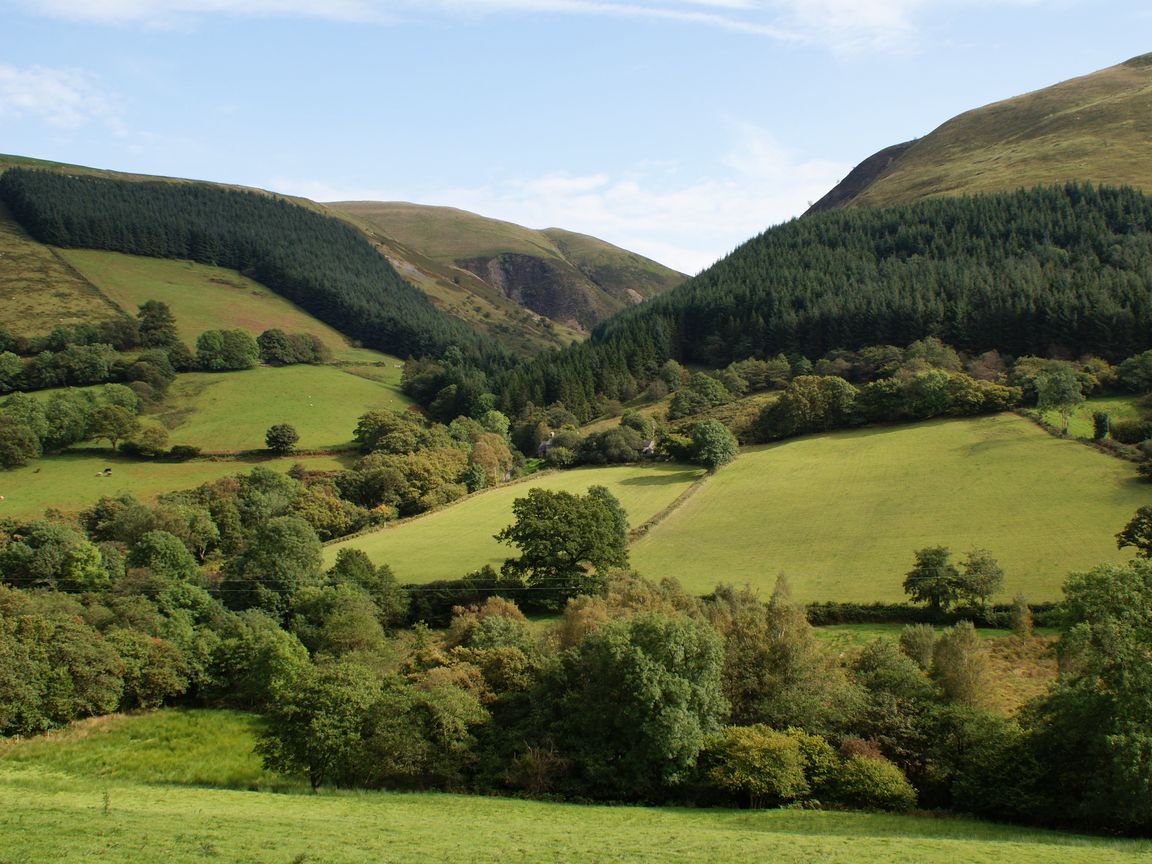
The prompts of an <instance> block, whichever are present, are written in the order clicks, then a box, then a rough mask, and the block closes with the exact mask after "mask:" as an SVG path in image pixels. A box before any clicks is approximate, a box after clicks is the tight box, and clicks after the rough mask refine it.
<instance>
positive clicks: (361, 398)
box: [148, 365, 410, 452]
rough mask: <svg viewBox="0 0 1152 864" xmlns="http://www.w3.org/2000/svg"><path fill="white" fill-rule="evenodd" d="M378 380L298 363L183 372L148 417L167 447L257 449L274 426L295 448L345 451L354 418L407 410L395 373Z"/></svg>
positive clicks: (227, 450)
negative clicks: (281, 426) (284, 429)
mask: <svg viewBox="0 0 1152 864" xmlns="http://www.w3.org/2000/svg"><path fill="white" fill-rule="evenodd" d="M372 368H373V369H377V368H378V367H372ZM391 372H394V373H395V376H393V375H390V374H388V373H391ZM380 377H382V378H383V379H384V380H383V381H381V380H373V379H370V378H367V377H364V375H362V374H349V373H347V372H344V371H343V370H342V369H341V368H339V367H337V366H302V365H301V366H285V367H282V368H272V367H267V366H263V367H260V368H257V369H246V370H244V371H242V372H190V373H187V374H184V375H180V376H178V377H177V379H176V381H175V382H173V384H172V386H171V387H170V388H169V390H168V395H167V396H166V397H165V399H164V402H163V403H162V404H161V405H160V406H158V407H157V408H156V409H154V410H150V411H149V412H148V416H150V417H151V418H152V419H154V420H157V421H159V422H160V423H162V424H163V425H164V426H165V427H166V428H167V429H168V431H169V435H170V437H171V441H172V443H174V444H191V445H194V446H196V447H201V448H203V449H204V450H205V451H209V452H235V451H237V450H255V449H260V448H263V447H264V446H265V445H264V434H265V432H267V431H268V427H269V426H272V425H274V424H276V423H291V424H292V425H293V426H294V427H296V431H297V432H298V433H299V435H300V443H299V445H298V446H299V448H300V449H302V450H316V449H323V448H330V447H341V446H348V445H350V444H351V442H352V434H353V432H354V430H355V429H356V421H357V419H358V418H359V417H360V416H361V415H362V414H364V413H366V412H367V411H370V410H372V409H374V408H385V409H390V410H396V411H398V410H401V409H403V408H404V407H405V406H407V405H408V404H409V401H410V400H409V399H408V398H407V397H406V396H405V395H404V394H403V393H401V392H400V387H399V382H398V380H396V379H397V378H398V377H399V370H391V369H389V370H386V371H385V373H384V374H383V375H381V376H380Z"/></svg>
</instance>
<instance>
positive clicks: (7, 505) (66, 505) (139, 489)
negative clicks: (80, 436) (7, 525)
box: [0, 450, 346, 860]
mask: <svg viewBox="0 0 1152 864" xmlns="http://www.w3.org/2000/svg"><path fill="white" fill-rule="evenodd" d="M296 462H303V463H304V464H305V465H306V466H307V467H308V469H309V470H312V471H331V470H337V469H340V468H343V467H346V466H345V464H344V463H343V462H342V461H341V460H340V459H338V458H337V457H334V456H321V457H305V456H286V457H283V458H278V459H243V460H221V461H208V460H196V461H193V462H139V461H134V460H130V459H125V458H122V457H118V456H112V457H110V456H109V454H108V453H107V451H104V452H101V451H98V450H78V451H74V452H72V453H67V454H65V455H63V456H52V457H49V458H46V459H39V460H37V461H35V462H32V463H31V464H29V465H27V466H25V467H23V468H14V469H11V470H8V471H5V472H4V473H3V474H0V495H3V496H4V500H3V501H0V517H9V518H13V519H33V518H36V517H39V516H41V515H43V513H44V511H45V510H46V509H48V508H49V507H52V508H55V509H57V510H63V511H65V512H74V511H77V510H83V509H84V508H85V507H89V506H91V505H92V504H94V503H95V502H96V500H97V499H99V498H100V496H102V495H113V496H114V495H119V494H120V493H122V492H129V493H131V494H132V495H135V496H136V497H137V498H139V499H140V500H141V501H152V500H154V499H155V498H156V496H157V495H160V494H162V493H164V492H172V491H175V490H177V489H193V488H195V487H196V486H199V485H200V484H201V483H207V482H208V481H210V480H216V479H218V478H220V477H227V476H230V475H232V474H243V473H245V472H247V471H250V470H252V468H253V467H254V466H256V465H261V466H264V467H266V468H272V469H275V470H277V471H282V472H286V471H287V470H288V469H289V468H291V467H292V465H293V464H295V463H296ZM104 468H111V469H112V474H111V475H110V476H107V477H104V476H100V475H99V472H100V471H102V470H103V469H104ZM0 860H3V859H0Z"/></svg>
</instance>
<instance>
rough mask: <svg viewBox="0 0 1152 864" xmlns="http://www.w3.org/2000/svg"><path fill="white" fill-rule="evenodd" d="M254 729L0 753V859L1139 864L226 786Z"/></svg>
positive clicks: (1071, 845)
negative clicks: (1118, 863)
mask: <svg viewBox="0 0 1152 864" xmlns="http://www.w3.org/2000/svg"><path fill="white" fill-rule="evenodd" d="M255 728H256V721H254V720H252V719H251V718H246V717H244V716H243V715H238V714H234V713H231V712H173V711H166V712H161V713H158V714H153V715H143V716H138V717H130V718H108V719H106V720H101V721H97V722H95V723H93V722H89V723H85V724H80V725H79V727H77V728H76V729H75V730H74V731H67V732H65V733H62V734H58V735H56V736H53V737H52V738H49V739H47V740H33V741H25V742H17V743H15V744H11V743H9V744H0V837H3V838H4V841H3V844H2V845H0V864H17V862H19V864H25V862H28V864H31V862H36V864H42V862H88V861H101V860H104V861H117V862H133V864H154V862H163V864H181V862H202V861H204V860H212V859H216V860H220V861H229V862H282V864H291V862H296V864H306V862H327V864H361V862H365V864H366V862H373V864H375V862H389V864H426V862H429V861H455V862H475V864H479V862H523V864H527V862H601V864H607V862H629V864H633V862H635V864H644V862H665V861H677V862H709V864H725V862H745V861H773V862H781V864H792V862H796V864H799V862H813V861H820V862H828V864H856V862H865V861H866V862H869V864H889V862H893V864H894V862H906V861H916V862H925V864H933V862H953V861H966V862H967V861H971V862H988V864H992V862H996V864H1015V862H1021V864H1023V862H1028V864H1045V862H1052V864H1096V862H1101V864H1103V862H1127V861H1132V862H1136V861H1141V860H1147V856H1148V855H1149V854H1150V853H1152V846H1150V844H1148V843H1147V842H1133V841H1116V840H1107V839H1102V838H1090V837H1084V836H1079V835H1073V834H1064V833H1057V832H1049V831H1034V830H1023V829H1018V828H1012V827H1006V826H997V825H991V824H987V823H981V822H975V821H971V820H966V819H952V818H933V817H927V816H924V817H911V816H905V817H897V816H882V815H875V814H867V813H828V812H819V811H808V812H805V811H792V810H765V811H748V810H743V811H742V810H700V809H693V810H685V809H675V808H645V807H591V806H580V805H565V804H551V803H540V802H532V801H517V800H507V799H498V798H481V797H467V796H459V795H442V794H396V793H333V792H325V793H324V794H321V795H319V796H313V795H309V794H306V793H302V792H292V791H289V792H287V794H271V793H269V792H267V791H239V790H247V789H268V788H277V781H276V780H275V779H274V778H270V777H268V776H267V775H265V774H264V773H263V772H262V771H261V770H260V767H259V764H258V763H257V762H256V760H255V758H254V757H252V756H251V754H250V747H251V743H252V736H253V733H254V730H255ZM281 786H288V787H289V788H292V784H291V783H283V781H281ZM220 787H224V788H220ZM296 788H299V787H296Z"/></svg>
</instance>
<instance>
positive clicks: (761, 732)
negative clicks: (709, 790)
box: [701, 724, 809, 809]
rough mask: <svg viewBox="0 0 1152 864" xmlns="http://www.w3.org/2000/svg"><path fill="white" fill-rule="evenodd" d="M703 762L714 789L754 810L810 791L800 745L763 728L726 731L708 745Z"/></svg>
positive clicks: (739, 727) (790, 738)
mask: <svg viewBox="0 0 1152 864" xmlns="http://www.w3.org/2000/svg"><path fill="white" fill-rule="evenodd" d="M701 759H702V762H703V763H704V764H705V765H707V766H708V767H707V769H706V772H705V773H706V775H707V778H708V780H709V782H710V783H712V785H714V786H715V787H717V788H719V789H722V790H724V791H726V792H729V793H731V794H733V795H736V796H738V797H739V798H741V799H743V800H745V801H746V802H747V803H748V806H749V807H752V808H754V809H755V808H758V807H760V806H762V805H763V804H765V803H770V804H774V803H780V802H785V801H792V800H795V799H796V798H800V797H801V796H803V795H805V794H806V793H807V792H808V791H809V789H808V783H807V781H806V780H805V778H804V755H803V753H802V751H801V749H800V742H799V741H797V740H796V739H795V738H793V737H791V736H789V735H786V734H784V733H783V732H776V731H774V730H772V729H769V728H768V727H767V726H765V725H763V724H756V725H755V726H727V727H725V728H724V729H722V730H721V731H720V732H718V733H716V734H715V735H714V736H712V738H711V740H710V741H709V742H708V743H707V744H706V745H705V749H704V752H703V753H702V754H701Z"/></svg>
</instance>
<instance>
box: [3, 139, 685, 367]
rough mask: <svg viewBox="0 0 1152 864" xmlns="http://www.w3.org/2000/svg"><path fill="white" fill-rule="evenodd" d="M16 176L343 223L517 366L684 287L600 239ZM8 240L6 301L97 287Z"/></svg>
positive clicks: (79, 311) (415, 210)
mask: <svg viewBox="0 0 1152 864" xmlns="http://www.w3.org/2000/svg"><path fill="white" fill-rule="evenodd" d="M8 168H38V169H44V170H49V171H59V172H62V173H67V174H71V175H79V176H91V177H106V178H112V179H116V180H129V181H165V182H170V183H174V184H193V185H198V186H207V187H216V188H228V189H241V190H243V191H248V192H257V193H261V194H265V195H269V196H272V197H276V198H283V199H285V200H288V201H291V202H293V203H295V204H299V205H301V206H304V207H306V208H308V209H310V210H314V211H318V212H322V213H325V214H327V215H331V216H335V217H337V218H339V219H342V220H343V221H345V222H348V223H349V224H351V225H353V226H354V227H356V228H357V229H358V230H359V231H360V232H361V233H362V234H364V235H365V236H366V237H367V238H368V239H369V240H370V241H371V242H372V243H373V245H374V246H375V247H376V248H377V250H378V251H380V252H381V253H382V254H383V255H384V256H386V257H387V258H388V260H389V262H390V263H391V264H392V266H393V267H394V268H395V270H396V271H397V272H398V273H399V274H400V275H401V276H402V277H403V278H404V279H405V280H406V281H408V282H411V283H412V284H413V285H415V286H416V287H417V288H419V289H421V291H423V292H424V293H425V294H426V295H427V296H428V298H429V299H430V300H431V301H432V303H433V305H435V306H436V307H437V308H438V309H440V310H441V311H442V312H446V313H448V314H449V315H451V316H453V317H455V318H457V319H460V320H462V321H463V322H464V323H466V324H468V325H470V326H471V327H472V328H474V329H476V330H479V331H480V332H481V333H485V334H487V335H490V336H493V337H495V338H496V339H498V340H499V341H500V342H501V343H502V344H503V345H504V346H505V347H506V348H507V349H509V350H511V351H513V352H515V353H519V354H525V353H534V352H535V351H538V350H540V349H541V348H556V347H562V346H564V345H568V344H571V343H572V342H577V341H580V340H582V339H583V338H584V337H585V335H586V333H587V331H588V330H590V329H591V328H592V327H593V326H595V325H596V324H597V323H598V322H600V321H602V320H603V319H605V318H607V317H608V316H610V315H612V314H613V313H614V312H616V311H619V310H620V309H623V308H625V307H626V306H629V305H632V304H633V303H636V302H639V301H640V300H643V299H646V298H648V297H652V296H655V295H656V294H659V293H662V292H663V291H666V290H668V289H669V288H672V287H674V286H675V285H678V284H679V283H680V282H682V281H684V279H685V278H686V277H685V276H684V275H683V274H681V273H677V272H675V271H674V270H670V269H669V268H667V267H664V266H662V265H660V264H657V263H656V262H654V261H651V260H649V259H647V258H644V257H642V256H640V255H636V254H634V253H631V252H628V251H626V250H623V249H620V248H618V247H616V246H613V245H611V244H609V243H605V242H604V241H602V240H597V239H596V238H594V237H588V236H586V235H583V234H576V233H573V232H570V231H565V230H562V229H559V228H549V229H547V230H545V231H534V230H530V229H528V228H523V227H521V226H519V225H514V224H512V223H509V222H501V221H499V220H495V219H488V218H485V217H483V216H479V215H477V214H474V213H467V212H465V211H462V210H455V209H451V208H446V207H424V206H420V205H415V204H403V203H388V204H384V203H378V202H348V203H342V204H334V205H323V204H318V203H316V202H315V201H310V200H308V199H305V198H298V197H293V196H286V195H278V194H276V193H271V192H266V191H265V190H260V189H251V188H248V187H241V186H234V185H229V184H222V183H211V182H205V181H191V180H183V179H179V178H173V177H154V176H149V175H142V174H130V173H124V172H117V171H106V170H102V169H96V168H89V167H85V166H81V165H71V164H67V163H62V162H52V161H48V160H43V159H33V158H29V157H24V156H12V155H2V154H0V173H2V172H3V171H4V170H6V169H8ZM5 232H6V233H7V234H8V235H10V236H8V238H7V239H8V241H11V242H0V252H4V251H5V250H7V252H8V254H9V256H10V257H9V261H8V263H9V265H11V264H12V263H13V262H14V261H15V258H14V257H13V256H14V254H15V253H16V252H17V251H18V252H19V254H20V256H21V259H20V262H18V263H19V266H15V267H14V266H8V267H6V268H4V270H3V272H2V273H0V295H3V296H7V294H8V293H11V292H10V291H9V292H6V286H8V287H11V288H12V289H13V290H14V289H16V288H18V287H20V286H22V285H25V284H26V283H36V284H39V283H42V282H43V281H44V280H45V279H46V278H49V276H51V278H52V279H53V280H54V281H55V282H57V283H60V284H63V282H68V283H72V282H76V283H77V284H76V285H75V286H72V285H71V284H69V285H66V286H64V288H65V289H67V290H70V291H73V293H76V294H77V296H79V295H81V294H83V293H84V292H85V291H89V289H90V286H86V285H84V284H82V282H81V280H77V279H76V278H74V277H75V274H67V273H56V272H55V271H58V270H61V267H60V262H58V261H57V260H55V259H56V257H57V256H56V255H55V253H54V252H53V251H52V250H51V248H50V247H46V246H43V245H42V244H39V243H37V242H36V241H35V240H33V239H32V238H29V237H27V235H26V234H24V232H23V231H22V230H21V229H20V228H19V226H17V225H15V223H14V222H12V221H11V220H10V218H9V214H8V213H7V211H6V210H4V211H0V233H5ZM3 240H4V238H0V241H3ZM17 246H18V247H20V248H19V249H18V250H17V248H16V247H17ZM25 265H27V266H26V267H25ZM25 271H27V272H25ZM50 271H52V272H50ZM61 280H63V282H61ZM61 290H64V289H61ZM97 301H98V298H97ZM86 304H87V305H86ZM50 305H51V306H52V308H51V309H50V310H46V311H45V317H44V321H43V322H40V321H38V320H36V318H35V315H33V316H32V317H31V318H29V316H28V315H26V314H24V313H23V312H19V313H18V312H17V310H15V308H13V310H12V314H11V316H9V317H13V316H15V317H17V318H20V319H21V322H20V324H19V326H18V328H17V329H20V330H30V331H33V332H39V331H42V330H43V331H47V330H49V329H51V326H54V325H55V323H58V320H59V316H58V313H59V312H60V307H61V305H63V304H62V303H61V302H59V298H58V302H54V303H53V304H50ZM73 305H74V306H75V310H74V314H73V317H75V315H80V316H81V317H84V316H86V315H88V314H89V312H90V311H91V310H89V309H88V306H90V305H92V301H91V300H85V301H84V302H80V301H77V302H76V303H74V304H73ZM97 305H99V303H98V302H97ZM68 314H72V313H68ZM104 314H108V313H107V312H105V313H104ZM68 320H71V319H68Z"/></svg>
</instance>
